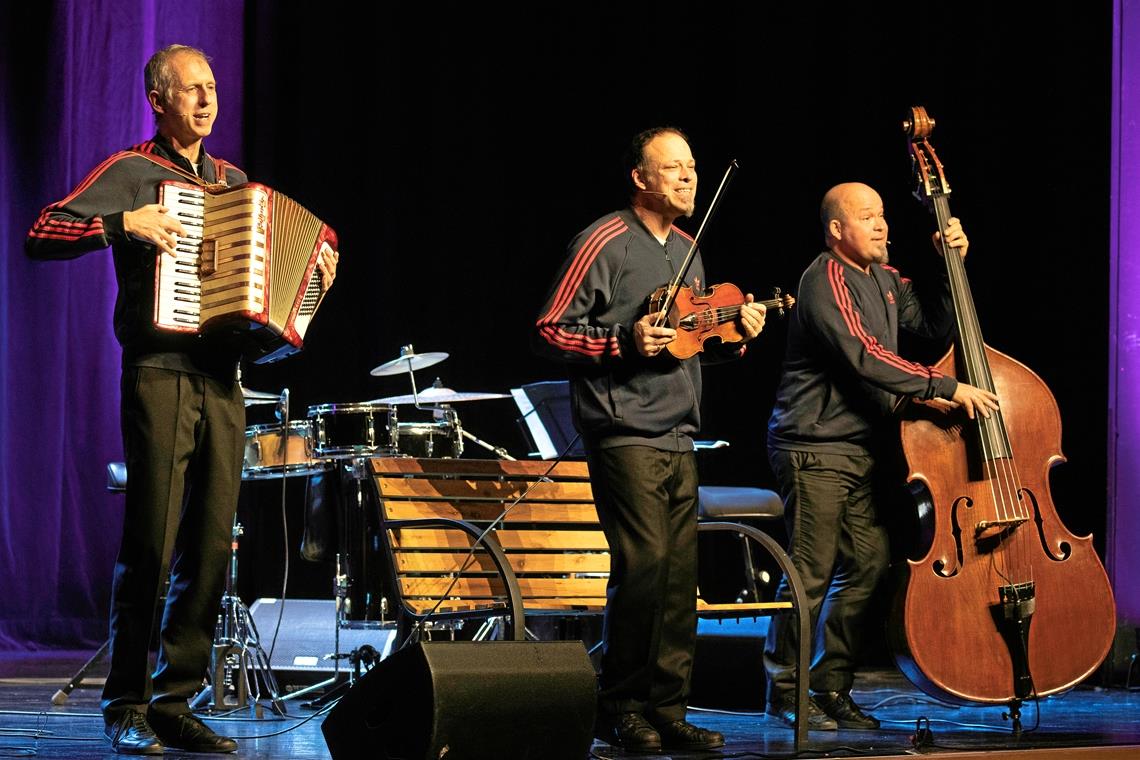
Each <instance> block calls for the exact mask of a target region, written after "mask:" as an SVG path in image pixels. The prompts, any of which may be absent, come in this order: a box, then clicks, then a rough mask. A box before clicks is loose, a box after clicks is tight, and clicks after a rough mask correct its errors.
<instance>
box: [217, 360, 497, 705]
mask: <svg viewBox="0 0 1140 760" xmlns="http://www.w3.org/2000/svg"><path fill="white" fill-rule="evenodd" d="M447 358H448V354H446V353H443V352H433V353H422V354H417V353H416V352H415V350H414V348H413V347H412V346H411V345H406V346H403V347H402V348H401V349H400V355H399V356H398V357H396V358H395V359H392V360H391V361H388V362H385V363H383V364H381V365H379V366H378V367H376V368H374V369H373V370H372V371H371V375H372V376H374V377H384V376H395V375H402V374H406V375H407V377H408V379H409V382H410V383H411V390H412V392H411V393H410V394H408V395H400V396H389V397H386V398H378V399H375V400H372V401H363V402H352V403H327V404H316V405H313V406H310V407H309V408H308V413H307V415H306V418H305V419H303V420H290V419H289V391H288V389H285V390H284V391H283V392H282V393H281V394H276V393H265V392H261V391H255V390H248V389H245V388H242V396H243V397H244V399H245V405H246V406H247V407H249V406H255V405H263V404H264V405H268V404H275V405H276V407H277V409H276V417H277V420H278V421H277V422H276V423H273V424H259V425H251V426H249V427H247V428H246V431H245V457H244V461H243V464H242V480H245V481H266V480H270V479H281V480H282V482H284V479H285V478H290V477H294V476H302V475H303V476H310V475H321V474H325V475H333V476H334V479H335V476H337V475H339V476H340V481H341V482H342V483H345V484H347V486H348V487H347V489H344V488H343V487H342V488H341V489H340V493H341V507H340V521H341V527H340V530H339V531H338V532H339V542H338V543H339V546H338V551H337V554H336V569H335V579H334V595H335V600H336V625H335V630H336V636H335V639H334V646H335V649H336V651H335V652H334V653H333V656H335V657H337V658H338V660H339V658H341V657H350V658H351V657H352V656H353V655H342V654H341V653H340V652H339V649H340V629H342V628H354V629H375V628H385V627H390V626H391V623H390V621H388V620H386V619H385V618H386V617H387V615H386V612H387V605H386V604H385V603H384V602H385V600H384V599H383V594H382V593H381V592H380V591H379V587H380V580H379V578H378V573H377V572H376V570H377V564H378V562H379V558H378V557H375V556H373V555H374V554H375V552H374V550H372V549H371V548H370V547H371V546H372V545H373V543H374V541H373V540H372V535H373V534H374V531H376V530H378V529H379V526H378V525H375V524H374V520H373V519H372V518H371V517H370V513H371V511H374V510H368V509H367V508H366V504H367V500H366V498H365V493H366V489H365V488H364V486H363V482H364V481H365V480H366V479H367V478H368V476H369V474H368V467H367V464H368V460H369V459H370V458H372V457H419V458H452V457H460V456H462V455H463V452H464V442H465V441H470V442H474V443H476V444H478V445H479V446H482V447H483V448H485V449H487V450H488V451H490V452H491V453H493V454H494V455H495V456H497V457H499V458H502V459H513V457H511V456H510V455H509V454H508V453H507V452H506V450H505V449H503V448H500V447H496V446H493V445H492V444H490V443H487V442H486V441H483V440H481V439H479V438H477V437H476V436H474V435H472V434H471V433H470V432H468V431H467V430H464V429H463V426H462V424H461V423H460V419H459V414H458V412H457V411H456V410H455V409H454V408H453V407H452V406H451V405H452V404H456V403H466V402H470V401H485V400H491V399H503V398H510V395H509V394H506V393H484V392H458V391H454V390H452V389H450V388H445V387H443V386H442V384H441V382H440V381H439V379H438V378H437V379H436V381H435V383H434V384H433V385H431V386H430V387H427V388H425V389H423V390H419V389H417V387H416V381H415V371H416V370H420V369H425V368H427V367H431V366H434V365H436V364H438V363H440V362H442V361H444V360H445V359H447ZM239 382H240V378H239ZM400 407H405V408H407V407H411V408H413V409H416V410H422V411H426V412H430V414H431V419H430V420H426V421H405V422H401V421H399V416H400ZM321 480H322V479H321V478H313V479H312V480H310V481H309V484H310V487H313V484H315V483H318V482H319V481H321ZM238 530H240V524H237V523H235V531H238ZM235 541H236V538H235ZM234 564H235V565H236V558H235V561H234ZM239 606H240V605H239ZM243 633H244V632H243ZM245 636H246V637H247V638H248V639H249V641H250V642H251V645H252V646H247V648H249V649H252V651H253V652H254V653H255V659H256V654H257V653H260V654H264V652H263V651H262V650H261V648H260V643H259V642H258V641H257V639H256V631H254V632H253V636H252V637H249V634H248V633H245ZM233 638H235V639H236V640H244V639H242V637H241V636H237V637H233ZM265 662H266V663H268V658H267V657H266V658H265ZM339 675H340V670H339V667H338V668H337V670H336V672H335V673H334V675H333V678H331V679H329V680H328V681H322V682H321V683H318V684H314V685H313V686H310V687H308V688H305V689H302V690H300V691H297V692H293V693H291V694H289V695H288V696H283V697H280V699H281V700H285V699H292V698H295V697H298V696H301V695H302V694H305V693H308V692H311V691H313V690H315V689H318V688H323V687H326V686H329V685H330V684H331V683H333V682H334V681H336V680H339ZM268 676H269V678H268V681H269V683H270V684H272V685H271V686H270V687H269V692H270V694H271V695H272V696H273V697H274V698H275V703H274V704H275V705H276V704H277V701H276V700H277V698H278V693H277V689H276V684H275V683H273V680H272V674H271V673H268ZM327 695H328V692H326V696H327ZM314 704H316V703H314Z"/></svg>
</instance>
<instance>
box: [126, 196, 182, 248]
mask: <svg viewBox="0 0 1140 760" xmlns="http://www.w3.org/2000/svg"><path fill="white" fill-rule="evenodd" d="M169 211H170V209H168V208H167V207H166V206H163V205H161V204H159V203H151V204H148V205H146V206H143V207H141V208H137V209H135V210H134V211H124V212H123V232H125V233H127V235H129V236H130V237H132V238H135V239H136V240H143V241H146V242H147V243H154V244H155V245H156V246H158V248H159V250H161V251H162V252H163V253H169V254H170V255H172V256H173V255H174V247H175V246H176V245H177V244H178V237H177V236H179V235H181V234H183V230H182V224H181V223H180V222H179V221H178V220H177V219H175V218H174V217H172V216H170V215H169Z"/></svg>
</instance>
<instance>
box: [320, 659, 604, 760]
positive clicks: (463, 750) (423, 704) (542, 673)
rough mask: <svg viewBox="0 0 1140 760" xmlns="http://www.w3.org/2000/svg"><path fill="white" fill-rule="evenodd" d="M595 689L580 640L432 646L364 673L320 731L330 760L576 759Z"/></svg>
mask: <svg viewBox="0 0 1140 760" xmlns="http://www.w3.org/2000/svg"><path fill="white" fill-rule="evenodd" d="M596 689H597V681H596V677H595V675H594V668H593V666H592V665H591V664H590V659H589V657H587V655H586V649H585V647H584V646H583V645H582V642H580V641H543V642H530V641H429V642H423V643H420V644H416V645H414V646H410V647H407V648H405V649H402V650H400V651H398V652H396V653H394V654H392V655H391V656H390V657H388V659H386V660H384V661H382V662H381V663H379V664H378V665H376V666H375V667H374V668H372V670H370V671H368V672H367V673H366V674H364V676H363V677H361V678H360V680H358V681H357V682H356V684H355V685H353V687H352V688H351V689H349V691H348V693H347V694H345V695H344V697H342V698H341V700H340V702H339V703H338V704H337V705H336V707H334V708H333V709H332V711H331V712H329V715H328V717H327V718H325V722H324V724H323V725H322V726H321V730H322V731H323V732H324V735H325V742H326V743H327V744H328V747H329V752H331V753H332V756H333V758H334V760H347V759H348V758H354V759H355V758H361V759H366V758H386V759H388V758H390V759H391V760H483V759H484V758H486V759H487V760H490V759H491V758H493V759H494V760H515V759H516V758H531V759H537V758H542V760H562V759H563V758H565V759H566V760H582V759H583V758H585V757H586V756H587V755H588V753H589V750H590V746H591V745H592V744H593V733H594V713H595V709H596V700H597V696H596Z"/></svg>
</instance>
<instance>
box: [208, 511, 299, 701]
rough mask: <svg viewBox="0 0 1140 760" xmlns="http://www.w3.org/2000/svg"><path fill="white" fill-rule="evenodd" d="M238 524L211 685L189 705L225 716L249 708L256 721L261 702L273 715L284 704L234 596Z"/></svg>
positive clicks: (216, 632) (252, 629)
mask: <svg viewBox="0 0 1140 760" xmlns="http://www.w3.org/2000/svg"><path fill="white" fill-rule="evenodd" d="M243 532H244V531H243V530H242V526H241V523H239V522H238V521H237V518H236V517H235V518H234V526H233V541H232V542H231V543H230V570H229V574H228V575H227V576H226V593H225V595H224V596H223V597H222V611H221V614H219V615H218V624H217V626H216V628H215V629H214V647H213V654H212V657H211V664H210V685H209V686H207V687H206V688H204V689H203V690H202V691H201V692H199V693H198V695H197V696H196V697H194V699H193V700H192V701H191V703H190V705H191V707H193V708H195V709H200V708H204V709H206V710H208V711H210V712H213V713H217V712H228V711H231V710H240V709H242V708H244V707H246V706H247V704H248V706H249V708H250V712H251V713H252V714H253V715H254V716H255V717H261V714H260V712H261V707H260V701H261V699H262V698H263V695H262V686H263V685H264V687H265V695H264V697H265V698H267V699H269V700H270V704H271V705H272V708H273V712H275V713H276V714H278V715H285V714H286V712H285V705H284V700H283V699H282V698H281V693H280V690H279V689H278V687H277V679H276V678H275V677H274V675H273V669H272V668H271V667H270V664H269V655H268V654H266V652H265V649H263V648H262V646H261V639H260V636H259V635H258V632H257V626H256V625H255V624H254V622H253V617H252V616H251V615H250V614H249V608H247V607H246V606H245V604H244V603H243V602H242V600H241V599H240V598H239V597H238V595H237V574H238V558H237V550H238V537H239V536H241V535H242V533H243Z"/></svg>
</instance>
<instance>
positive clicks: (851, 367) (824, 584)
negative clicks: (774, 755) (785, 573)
mask: <svg viewBox="0 0 1140 760" xmlns="http://www.w3.org/2000/svg"><path fill="white" fill-rule="evenodd" d="M820 219H821V221H822V223H823V234H824V240H825V243H826V245H827V248H828V250H827V251H825V252H823V253H821V254H820V255H819V256H818V257H817V258H816V259H815V261H813V262H812V264H811V266H809V267H808V268H807V271H806V272H804V275H803V278H802V279H801V280H800V285H799V291H798V301H797V308H796V310H795V312H794V313H793V315H792V321H791V325H790V326H789V333H788V347H787V352H786V354H785V357H784V367H783V375H782V377H781V380H780V386H779V389H778V391H777V394H776V405H775V408H774V409H773V411H772V417H771V419H770V421H769V423H768V458H769V461H770V462H771V465H772V470H773V471H774V472H775V473H776V477H777V478H778V479H779V482H780V490H781V492H782V495H783V497H784V503H785V513H784V514H785V520H786V521H787V525H788V534H789V536H790V539H789V554H790V555H791V558H792V562H793V564H794V565H795V567H796V569H797V570H798V571H799V574H800V576H801V577H802V579H803V583H804V589H805V591H806V593H807V597H808V602H809V610H810V614H811V620H812V623H813V627H814V628H813V630H814V631H815V639H814V641H813V642H812V665H811V674H810V686H811V690H812V698H811V701H810V703H809V710H810V714H809V715H808V716H807V717H808V725H809V727H810V728H814V729H831V730H834V729H836V728H860V729H872V728H878V726H879V721H878V720H876V719H875V718H874V717H873V716H871V715H868V714H867V713H865V712H863V711H862V710H861V709H860V707H859V705H857V704H856V703H855V702H854V701H853V700H852V699H851V694H850V692H851V686H852V683H853V681H854V671H855V658H856V657H857V655H858V653H859V651H860V648H861V645H862V643H863V634H864V633H865V630H866V626H865V625H864V622H863V617H864V613H865V612H866V609H867V606H868V603H869V601H870V599H871V594H872V591H873V590H874V588H875V586H876V584H877V583H878V582H879V580H880V579H881V578H882V576H883V574H884V573H885V572H886V569H887V564H888V561H889V553H888V545H887V532H886V529H885V527H884V526H883V524H882V520H881V519H880V518H879V515H878V514H877V513H876V504H875V499H874V496H873V493H872V485H871V478H872V473H873V471H874V468H875V459H876V454H877V450H878V449H879V448H880V446H881V444H882V441H881V440H880V439H881V438H882V436H883V435H884V433H886V432H887V429H888V428H889V421H890V419H891V412H892V409H893V408H894V406H895V402H896V398H897V397H898V396H910V397H917V398H920V399H926V400H929V399H933V398H941V399H950V400H952V401H953V402H955V403H957V404H960V405H961V406H962V407H963V408H964V410H965V411H966V413H967V415H969V416H970V417H971V418H973V417H974V415H975V414H981V415H983V416H986V417H988V416H989V414H990V412H991V411H992V410H996V409H997V397H996V396H995V395H994V394H992V393H990V392H989V391H985V390H982V389H980V388H976V387H974V386H972V385H968V384H966V383H962V382H959V381H957V380H956V379H955V378H953V377H947V376H944V375H942V374H941V373H940V372H939V371H938V370H936V369H934V368H933V367H927V366H923V365H921V364H916V363H914V362H911V361H907V360H906V359H903V358H902V357H901V356H899V355H898V353H897V348H898V328H899V327H902V328H904V329H906V330H909V331H911V332H914V333H917V334H920V335H925V336H928V337H934V338H948V337H949V335H950V333H951V330H952V329H953V326H954V313H953V308H952V306H951V302H950V292H949V283H948V282H946V281H944V282H943V284H942V288H941V290H940V291H939V292H938V293H937V294H936V295H935V296H934V297H933V298H927V299H926V301H925V302H920V300H919V298H918V297H917V295H916V293H915V290H914V288H913V287H912V285H911V281H910V280H908V279H906V278H905V277H902V276H901V275H900V274H899V273H898V271H897V270H895V269H893V268H892V267H890V266H888V265H887V260H888V254H887V221H886V217H885V216H884V213H883V201H882V199H881V198H880V197H879V194H878V193H876V192H875V191H874V190H873V189H871V188H870V187H868V186H867V185H864V184H860V183H856V182H851V183H845V184H841V185H837V186H835V187H833V188H831V190H829V191H828V192H827V194H826V195H825V196H824V198H823V203H822V204H821V208H820ZM942 235H945V237H946V243H947V244H948V245H949V246H950V247H951V248H955V249H957V251H958V252H959V254H960V255H961V256H963V257H965V255H966V250H967V248H968V247H969V241H968V240H967V238H966V233H965V232H964V231H963V230H962V225H961V223H960V222H959V221H958V220H957V219H953V218H952V219H950V220H949V224H948V225H947V227H946V229H945V230H943V232H942ZM934 239H935V246H936V248H937V247H938V245H939V240H940V235H939V233H935V238H934ZM776 598H777V599H778V600H784V601H786V600H788V599H790V591H789V589H788V586H787V583H786V582H781V584H780V587H779V589H778V591H777V597H776ZM796 638H797V631H796V627H795V625H793V624H792V623H791V621H790V620H789V619H788V615H776V616H774V617H773V618H772V620H771V622H770V624H769V627H768V638H767V642H766V644H765V652H764V665H765V668H766V670H767V673H768V712H769V713H770V714H772V715H776V716H778V717H779V718H780V719H781V720H783V721H784V722H785V723H787V724H788V725H792V724H793V723H794V721H795V700H794V697H793V693H792V690H793V685H794V678H795V662H796V658H795V653H796V648H797V641H796Z"/></svg>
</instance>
